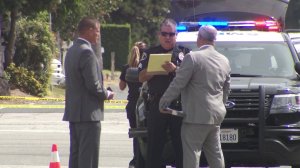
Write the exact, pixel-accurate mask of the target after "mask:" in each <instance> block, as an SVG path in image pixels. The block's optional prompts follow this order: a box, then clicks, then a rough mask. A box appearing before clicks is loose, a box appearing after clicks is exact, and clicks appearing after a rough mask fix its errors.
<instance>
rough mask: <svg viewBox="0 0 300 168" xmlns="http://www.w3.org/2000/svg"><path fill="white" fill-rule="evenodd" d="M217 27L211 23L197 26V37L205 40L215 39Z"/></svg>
mask: <svg viewBox="0 0 300 168" xmlns="http://www.w3.org/2000/svg"><path fill="white" fill-rule="evenodd" d="M217 32H218V31H217V29H216V28H215V27H213V26H211V25H204V26H201V27H200V28H199V31H198V38H202V39H204V40H207V41H211V42H213V41H215V40H216V37H217Z"/></svg>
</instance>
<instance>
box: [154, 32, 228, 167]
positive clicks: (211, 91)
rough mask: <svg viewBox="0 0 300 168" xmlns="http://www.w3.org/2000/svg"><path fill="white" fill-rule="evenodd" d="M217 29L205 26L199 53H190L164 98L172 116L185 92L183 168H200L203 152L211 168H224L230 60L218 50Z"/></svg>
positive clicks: (163, 103) (162, 105) (164, 107)
mask: <svg viewBox="0 0 300 168" xmlns="http://www.w3.org/2000/svg"><path fill="white" fill-rule="evenodd" d="M216 35H217V30H216V29H215V28H214V27H213V26H202V27H200V29H199V32H198V38H197V46H198V47H199V49H200V50H199V51H195V52H190V53H189V54H187V55H186V56H185V57H184V59H183V61H182V63H181V66H180V67H179V69H178V70H177V71H176V77H175V78H174V79H173V81H172V83H171V84H170V86H169V87H168V89H167V90H166V92H165V93H164V95H163V96H162V98H161V99H160V105H159V107H160V111H161V112H162V113H169V112H170V111H169V110H167V107H168V106H169V105H170V102H171V101H172V100H173V99H175V98H176V97H178V95H179V94H180V93H181V100H182V109H183V112H184V118H183V122H182V126H181V138H182V147H183V167H184V168H198V167H199V159H200V154H201V151H202V150H203V151H204V153H205V156H206V158H207V161H208V164H209V166H210V167H211V168H224V167H225V163H224V157H223V152H222V149H221V143H220V138H219V134H220V125H221V123H222V121H223V119H224V117H225V114H226V109H225V105H224V104H225V102H226V101H227V97H228V94H229V92H230V88H229V86H230V71H231V68H230V65H229V61H228V59H227V58H226V57H225V56H224V55H222V54H220V53H218V52H217V51H216V50H215V48H214V41H215V39H216Z"/></svg>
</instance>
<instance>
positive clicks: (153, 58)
mask: <svg viewBox="0 0 300 168" xmlns="http://www.w3.org/2000/svg"><path fill="white" fill-rule="evenodd" d="M171 57H172V54H171V53H166V54H150V56H149V62H148V68H147V73H149V74H152V75H163V74H168V72H167V71H165V70H164V69H163V68H162V67H161V66H162V65H163V64H164V63H165V62H166V61H171Z"/></svg>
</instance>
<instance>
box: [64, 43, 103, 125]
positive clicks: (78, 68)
mask: <svg viewBox="0 0 300 168" xmlns="http://www.w3.org/2000/svg"><path fill="white" fill-rule="evenodd" d="M101 73H102V69H100V67H99V63H98V59H97V58H96V55H95V54H94V52H93V50H92V48H91V46H90V44H89V43H88V42H87V41H85V40H82V39H77V40H76V41H75V42H74V44H73V46H72V47H71V48H69V50H68V52H67V55H66V58H65V75H66V98H65V99H66V104H65V113H64V116H63V120H64V121H70V122H86V121H100V120H103V109H104V100H105V99H106V98H107V91H106V89H104V88H103V79H102V74H101Z"/></svg>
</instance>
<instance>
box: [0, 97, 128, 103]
mask: <svg viewBox="0 0 300 168" xmlns="http://www.w3.org/2000/svg"><path fill="white" fill-rule="evenodd" d="M1 99H4V100H30V101H39V100H40V101H65V99H64V98H39V97H18V96H0V100H1ZM104 102H105V103H115V104H126V103H127V102H128V101H127V100H105V101H104Z"/></svg>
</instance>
